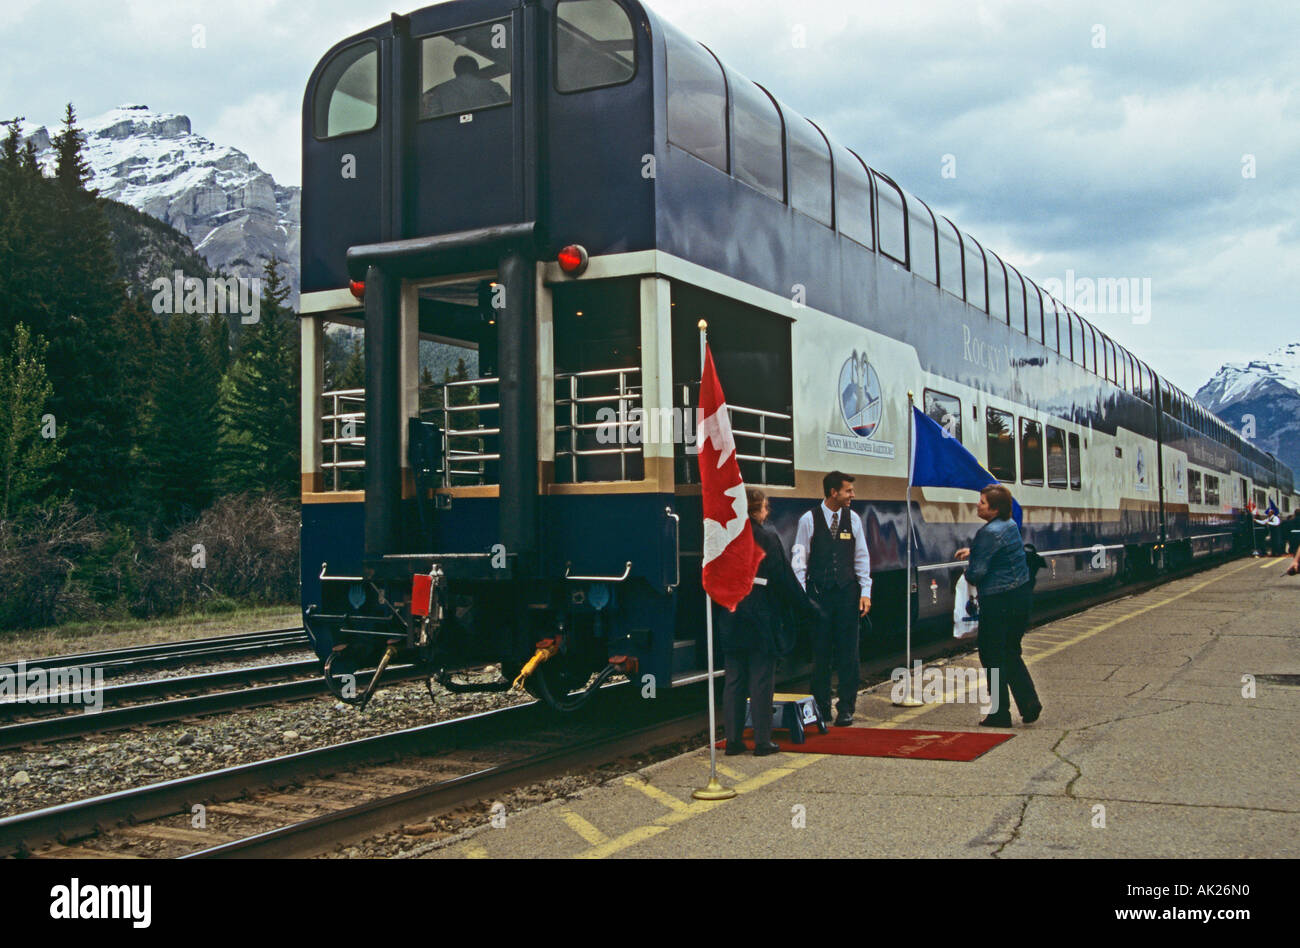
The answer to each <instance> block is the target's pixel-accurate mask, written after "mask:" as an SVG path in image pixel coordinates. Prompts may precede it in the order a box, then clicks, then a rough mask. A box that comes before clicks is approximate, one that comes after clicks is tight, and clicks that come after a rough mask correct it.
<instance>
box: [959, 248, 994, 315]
mask: <svg viewBox="0 0 1300 948" xmlns="http://www.w3.org/2000/svg"><path fill="white" fill-rule="evenodd" d="M962 248H963V250H964V251H965V256H966V302H967V303H970V304H971V305H972V306H974V307H975V308H976V309H982V310H984V312H988V308H989V304H988V296H987V289H988V284H986V283H985V282H984V248H983V247H981V246H980V245H979V241H977V240H976V239H975V238H974V237H972V236H971V235H970V234H963V235H962Z"/></svg>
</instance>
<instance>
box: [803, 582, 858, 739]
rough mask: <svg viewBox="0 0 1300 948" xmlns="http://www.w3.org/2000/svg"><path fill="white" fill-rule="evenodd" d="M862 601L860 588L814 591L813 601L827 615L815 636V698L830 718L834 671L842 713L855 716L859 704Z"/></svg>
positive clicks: (848, 587) (823, 712)
mask: <svg viewBox="0 0 1300 948" xmlns="http://www.w3.org/2000/svg"><path fill="white" fill-rule="evenodd" d="M858 598H859V590H858V587H857V586H856V585H853V586H845V587H842V588H840V589H829V590H823V589H818V590H814V591H813V599H814V600H815V601H816V602H817V604H818V605H820V606H821V607H822V611H823V612H824V613H825V618H824V619H822V620H821V621H820V622H818V623H817V631H816V633H815V634H814V636H813V679H812V686H813V697H814V698H815V699H816V700H817V706H818V707H819V708H821V710H822V714H823V715H825V716H827V717H829V716H830V711H831V671H832V670H834V672H835V675H836V677H837V678H838V679H839V689H838V691H837V694H838V695H839V702H838V707H837V710H838V711H839V713H840V714H852V713H853V709H854V708H855V707H856V706H857V703H858V664H859V658H858Z"/></svg>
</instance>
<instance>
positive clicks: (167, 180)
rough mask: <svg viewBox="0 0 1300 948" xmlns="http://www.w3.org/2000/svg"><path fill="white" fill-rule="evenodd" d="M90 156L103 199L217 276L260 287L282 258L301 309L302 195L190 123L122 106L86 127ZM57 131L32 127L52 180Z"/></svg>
mask: <svg viewBox="0 0 1300 948" xmlns="http://www.w3.org/2000/svg"><path fill="white" fill-rule="evenodd" d="M81 128H82V131H83V132H84V133H85V136H86V151H85V155H86V158H87V160H88V161H89V163H90V167H91V170H92V171H93V172H94V177H93V178H91V181H90V186H91V187H93V188H96V189H97V190H98V191H99V193H100V195H101V196H103V197H106V198H111V199H112V200H114V201H118V202H120V203H122V204H127V205H130V206H131V207H134V208H136V209H137V210H140V211H143V212H144V213H146V214H148V215H149V216H150V217H154V218H156V219H158V220H160V221H164V222H165V223H167V224H170V225H171V226H172V227H174V228H175V229H176V230H178V231H180V232H181V233H182V234H184V235H185V236H187V237H189V239H190V241H191V242H192V243H193V244H194V248H195V250H196V251H197V252H198V254H199V255H200V256H201V257H203V259H204V260H206V261H207V262H208V263H209V264H210V265H211V266H212V267H213V268H215V269H219V270H223V271H225V272H226V273H228V274H230V275H232V276H240V277H260V276H261V275H262V268H263V266H264V265H265V264H266V261H267V260H269V259H270V257H271V255H272V254H274V255H275V256H277V257H278V258H280V260H282V261H284V266H283V267H282V269H281V273H282V274H283V275H284V276H285V277H286V278H287V280H288V282H289V285H290V287H291V288H292V292H291V295H290V298H289V302H290V304H291V305H292V306H293V307H294V308H295V309H296V308H297V306H298V289H299V280H298V258H299V243H300V240H299V237H300V231H301V219H302V218H301V195H302V190H301V188H298V187H285V186H282V185H280V184H277V183H276V181H275V179H274V178H273V177H272V176H271V175H270V174H268V173H267V172H265V171H263V170H262V169H261V168H259V167H258V166H257V164H256V162H254V161H253V160H252V159H251V158H250V157H249V156H248V155H246V154H244V153H243V152H242V151H240V150H239V149H237V148H232V147H230V146H228V145H220V144H217V143H216V142H213V141H212V140H210V139H208V138H205V137H203V136H202V135H199V134H196V133H195V132H194V130H193V129H192V127H191V124H190V120H189V117H188V116H185V115H179V114H176V113H171V112H156V111H154V110H152V109H150V108H149V107H148V106H144V105H124V106H121V107H120V108H116V109H112V110H111V111H109V112H106V113H104V114H103V115H99V116H96V117H95V118H92V119H89V120H86V121H83V122H82V123H81ZM56 132H57V129H56V128H55V129H52V128H48V127H45V126H39V127H36V126H27V127H25V128H24V138H25V139H27V140H30V141H31V142H32V144H33V145H34V146H35V147H36V153H37V156H38V157H39V159H40V161H41V163H42V165H43V166H45V172H46V174H50V173H52V172H53V168H54V163H55V160H56V157H55V153H54V148H53V138H54V135H55V133H56Z"/></svg>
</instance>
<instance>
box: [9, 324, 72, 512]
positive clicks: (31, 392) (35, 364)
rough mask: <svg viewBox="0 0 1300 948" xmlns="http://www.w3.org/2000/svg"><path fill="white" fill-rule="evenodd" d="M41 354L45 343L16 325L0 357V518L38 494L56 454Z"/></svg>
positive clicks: (39, 497)
mask: <svg viewBox="0 0 1300 948" xmlns="http://www.w3.org/2000/svg"><path fill="white" fill-rule="evenodd" d="M44 355H45V344H44V343H43V342H42V341H41V340H40V339H33V338H32V336H31V333H30V332H29V331H28V329H27V327H26V326H24V325H22V324H19V325H18V327H17V328H16V330H15V332H14V345H13V352H12V353H11V354H10V356H9V357H8V358H7V359H4V360H3V361H0V520H4V519H7V518H8V517H9V516H10V515H11V514H16V513H19V512H20V511H21V510H22V509H23V508H24V507H25V506H27V505H28V504H30V503H33V502H36V501H38V500H40V499H41V495H42V493H43V491H44V488H45V487H46V486H47V484H48V483H49V481H50V467H51V466H52V465H53V464H55V463H56V462H57V461H58V460H59V458H60V455H61V453H62V452H60V450H59V448H58V445H57V443H56V442H55V440H54V439H53V438H52V437H50V435H52V434H56V432H54V431H52V430H51V429H52V424H51V422H50V421H49V420H48V419H46V418H44V417H43V415H44V414H45V411H44V409H45V406H46V404H47V403H48V402H49V400H50V394H51V392H52V391H53V389H52V388H51V386H50V383H49V380H48V379H47V378H46V376H45V366H44V364H43V362H42V359H43V358H44Z"/></svg>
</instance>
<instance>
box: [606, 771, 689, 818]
mask: <svg viewBox="0 0 1300 948" xmlns="http://www.w3.org/2000/svg"><path fill="white" fill-rule="evenodd" d="M623 783H624V784H625V785H627V786H629V787H634V788H636V789H637V790H640V791H641V792H642V793H644V794H645V795H646V796H648V797H649V798H650V799H651V800H654V801H655V802H656V803H662V804H663V805H664V806H666V807H668V809H670V810H676V811H677V812H679V813H681V812H683V811H685V810H689V809H690V808H691V805H690V804H689V803H687V802H686V801H685V800H679V799H677V798H676V797H675V796H673V795H672V794H671V793H668V792H667V791H665V790H660V789H659V788H658V787H656V786H655V785H654V784H650V783H646V782H645V781H644V780H638V779H637V778H636V777H624V778H623Z"/></svg>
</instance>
